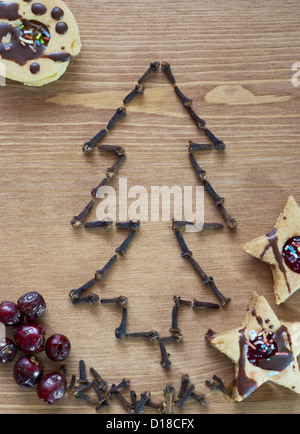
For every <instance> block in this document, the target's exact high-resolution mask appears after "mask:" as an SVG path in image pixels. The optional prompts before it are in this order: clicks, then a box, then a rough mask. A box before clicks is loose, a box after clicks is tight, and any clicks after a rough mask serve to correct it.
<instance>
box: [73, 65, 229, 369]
mask: <svg viewBox="0 0 300 434" xmlns="http://www.w3.org/2000/svg"><path fill="white" fill-rule="evenodd" d="M160 67H161V69H162V71H163V72H164V74H165V75H166V76H167V78H168V80H169V81H170V83H171V85H173V87H174V91H175V93H176V95H177V97H178V99H179V100H180V101H181V103H182V104H183V107H184V108H185V110H186V112H187V114H188V115H189V116H190V118H191V119H192V121H193V122H194V123H195V124H196V126H197V127H198V129H199V130H201V131H202V132H204V134H205V135H206V137H207V138H208V139H209V140H210V141H211V142H212V144H210V143H208V144H198V143H195V142H193V141H192V140H190V141H189V144H190V145H189V149H188V157H189V159H190V162H191V165H192V167H193V169H194V171H195V175H196V178H197V179H198V180H199V181H200V182H201V183H202V185H203V186H204V189H205V191H206V192H207V193H208V195H209V196H210V197H211V198H212V199H213V201H214V205H215V207H216V209H217V210H218V211H219V213H220V214H221V215H222V216H223V218H224V220H225V222H226V224H227V226H228V227H229V228H230V229H235V228H236V226H237V223H236V220H235V219H233V218H232V217H231V216H230V215H229V213H228V212H227V210H226V209H225V207H224V198H223V197H220V196H219V195H218V194H217V193H216V191H215V190H214V189H213V187H212V185H211V183H210V182H209V181H208V180H207V173H206V171H205V170H203V169H202V168H201V167H200V166H199V165H198V163H197V161H196V158H195V156H194V153H193V152H198V151H201V152H202V151H205V152H207V151H210V150H212V149H213V147H214V148H215V149H216V150H217V151H224V150H225V144H224V142H223V141H222V140H220V139H218V138H217V137H216V136H215V135H214V134H213V133H212V132H211V130H209V129H208V128H207V127H206V122H205V120H203V119H202V118H200V117H199V116H198V114H197V113H196V112H195V110H194V109H193V108H192V103H193V100H192V99H190V98H188V97H187V96H186V95H184V93H183V92H182V91H181V89H180V88H179V87H178V85H177V83H176V80H175V78H174V75H173V72H172V70H171V66H170V64H169V63H167V62H163V63H162V64H160V63H159V62H153V63H151V64H150V66H149V68H148V69H147V70H146V71H145V73H144V74H143V75H142V76H141V77H140V79H139V80H138V81H137V84H136V86H135V87H134V88H133V90H132V91H131V92H129V93H128V95H127V96H126V97H125V98H124V100H123V104H124V105H126V106H127V105H128V104H129V103H130V102H131V101H133V100H134V99H135V98H136V97H139V96H140V95H142V94H144V91H145V86H144V83H145V82H146V81H147V80H148V79H149V77H150V76H151V75H152V74H154V73H157V72H158V71H159V68H160ZM125 116H127V110H126V107H124V106H121V107H119V108H117V110H116V111H115V113H114V114H113V115H112V117H111V119H110V120H109V121H108V123H107V125H106V127H105V128H102V129H101V130H100V131H99V132H98V133H96V134H95V135H94V136H93V137H92V138H91V139H90V140H88V141H87V142H86V143H84V145H83V148H82V149H83V152H84V153H85V154H90V153H92V152H93V151H94V149H95V147H96V146H97V147H98V150H99V151H101V152H103V151H104V152H108V153H111V154H113V155H115V156H116V160H115V162H114V163H113V165H112V166H111V167H110V168H108V169H107V171H106V176H105V177H104V178H103V179H102V180H101V182H100V183H99V184H98V185H97V186H96V187H94V188H93V189H92V190H91V195H92V198H91V199H90V200H89V201H88V204H87V205H86V206H85V207H84V208H83V210H82V211H81V212H80V213H79V214H78V215H76V216H74V217H73V219H72V221H71V224H72V226H73V227H74V228H80V227H81V226H83V225H84V227H85V229H88V230H91V229H92V230H95V229H97V230H98V229H99V228H101V229H104V230H106V229H108V228H110V227H112V225H113V221H112V220H111V219H108V218H106V219H104V220H102V221H96V222H89V223H85V220H86V219H87V217H88V216H89V214H90V212H91V210H92V209H93V207H94V206H95V203H96V200H97V193H98V192H99V189H101V188H102V187H105V186H106V185H107V184H109V182H110V181H112V180H113V179H114V178H116V176H117V173H118V170H119V168H120V167H121V165H122V164H123V162H124V161H125V159H126V153H125V149H124V148H123V147H122V146H114V145H104V144H100V142H101V141H102V140H103V139H104V137H106V135H107V134H109V132H110V131H111V130H112V129H113V128H114V127H115V126H116V125H117V124H118V123H119V122H121V120H122V119H123V118H124V117H125ZM188 225H193V223H191V222H185V221H182V222H179V221H173V230H174V232H175V235H176V238H177V241H178V244H179V246H180V248H181V251H182V255H181V256H182V258H184V259H186V260H187V261H188V262H189V263H190V264H191V265H192V266H193V268H194V269H195V270H196V272H197V273H198V275H199V276H200V278H201V281H202V284H203V286H204V287H206V286H209V287H210V288H211V290H212V291H213V293H214V294H215V295H216V297H217V298H218V300H219V301H220V303H221V306H222V307H224V306H225V305H226V304H227V303H228V302H229V301H230V298H227V297H225V296H223V294H222V293H221V292H220V291H219V290H218V288H217V287H216V284H215V282H214V279H213V277H211V276H208V275H207V274H206V273H205V272H204V270H203V269H202V268H201V266H200V265H199V264H198V262H197V261H196V260H195V259H194V258H193V253H192V252H191V251H190V250H189V249H188V247H187V246H186V244H185V241H184V238H183V235H182V232H181V231H182V229H183V228H186V226H188ZM116 227H117V228H118V229H121V230H128V231H129V233H128V234H127V236H126V238H125V239H124V242H123V243H122V244H121V245H120V246H119V247H117V248H116V250H115V254H114V255H113V256H112V257H111V259H110V260H109V261H108V262H107V263H106V264H104V265H103V266H102V268H101V269H99V270H97V271H96V272H95V274H94V276H93V278H92V279H90V280H89V281H88V282H87V283H85V284H84V285H82V286H81V287H79V288H77V289H73V290H72V291H70V293H69V296H70V298H71V300H72V302H73V304H74V305H77V304H81V303H89V304H90V305H93V304H97V303H98V302H99V301H100V303H101V304H108V303H113V304H116V305H119V306H120V307H121V308H122V318H121V323H120V325H119V327H117V328H116V330H115V336H116V338H118V339H124V338H145V339H147V340H150V341H151V342H154V343H158V345H159V348H160V351H161V357H162V359H161V365H162V366H163V368H164V369H170V367H171V361H170V360H169V356H170V354H169V353H168V352H167V350H166V348H165V343H168V342H177V343H180V342H182V333H181V329H180V328H179V327H178V322H177V315H178V311H179V307H180V306H184V305H186V306H191V307H192V308H193V309H194V310H197V309H199V308H213V309H215V308H219V305H218V304H215V303H209V302H202V301H197V300H196V299H194V300H193V302H192V301H187V300H181V297H176V296H174V306H173V309H172V317H171V328H170V330H169V332H170V335H168V336H161V335H160V334H159V333H158V332H157V331H155V330H151V331H147V332H144V331H142V332H130V333H129V332H128V331H127V329H126V323H127V303H128V299H127V297H125V296H119V297H114V298H111V299H100V298H99V297H98V296H97V295H95V294H89V295H88V296H84V297H83V296H82V295H83V294H84V293H85V292H86V291H88V290H89V289H91V288H92V287H94V285H95V284H96V283H97V282H98V281H101V280H102V279H104V278H105V275H106V273H107V272H108V271H109V270H110V269H111V268H112V267H113V266H114V264H115V263H116V262H117V259H118V254H119V255H121V256H124V255H125V253H126V251H127V249H128V247H129V245H130V244H131V242H132V241H133V239H134V238H135V235H136V233H137V231H138V229H139V227H140V222H139V221H138V220H130V221H129V222H117V223H116ZM220 228H223V224H221V223H204V226H203V228H202V229H203V230H207V229H220ZM180 309H182V308H181V307H180Z"/></svg>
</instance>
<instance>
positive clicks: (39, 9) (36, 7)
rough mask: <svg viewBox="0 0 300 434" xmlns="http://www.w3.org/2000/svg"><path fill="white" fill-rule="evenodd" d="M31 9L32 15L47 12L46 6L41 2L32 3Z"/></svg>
mask: <svg viewBox="0 0 300 434" xmlns="http://www.w3.org/2000/svg"><path fill="white" fill-rule="evenodd" d="M31 10H32V13H33V14H34V15H44V14H45V13H46V12H47V8H46V6H44V5H42V4H41V3H34V4H33V5H32V6H31Z"/></svg>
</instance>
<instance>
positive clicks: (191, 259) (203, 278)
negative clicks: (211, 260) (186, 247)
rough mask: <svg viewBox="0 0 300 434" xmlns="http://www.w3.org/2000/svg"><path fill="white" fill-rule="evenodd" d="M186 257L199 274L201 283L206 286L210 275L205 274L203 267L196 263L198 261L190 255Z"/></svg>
mask: <svg viewBox="0 0 300 434" xmlns="http://www.w3.org/2000/svg"><path fill="white" fill-rule="evenodd" d="M187 259H188V261H189V262H190V263H191V264H192V266H193V267H194V269H195V270H196V272H197V273H198V274H199V276H200V278H201V280H202V285H203V286H206V285H207V284H208V282H209V281H210V277H208V276H207V274H206V273H205V272H204V271H203V269H202V268H201V267H200V265H199V264H198V262H197V261H196V260H195V259H194V258H192V257H191V256H188V258H187Z"/></svg>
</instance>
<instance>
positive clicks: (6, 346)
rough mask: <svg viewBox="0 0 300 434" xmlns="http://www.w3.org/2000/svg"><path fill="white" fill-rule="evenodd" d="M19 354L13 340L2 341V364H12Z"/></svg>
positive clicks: (0, 358)
mask: <svg viewBox="0 0 300 434" xmlns="http://www.w3.org/2000/svg"><path fill="white" fill-rule="evenodd" d="M16 354H17V346H16V345H15V343H14V342H13V341H12V340H11V339H8V338H6V339H0V363H3V364H4V363H10V362H12V361H13V360H14V358H15V357H16Z"/></svg>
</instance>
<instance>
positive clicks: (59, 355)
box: [45, 334, 71, 362]
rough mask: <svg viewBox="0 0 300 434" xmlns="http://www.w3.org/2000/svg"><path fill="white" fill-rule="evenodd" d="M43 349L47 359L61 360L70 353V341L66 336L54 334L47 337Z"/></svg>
mask: <svg viewBox="0 0 300 434" xmlns="http://www.w3.org/2000/svg"><path fill="white" fill-rule="evenodd" d="M45 351H46V354H47V356H48V357H49V359H51V360H53V361H54V362H62V361H63V360H65V359H66V358H67V357H68V355H69V354H70V351H71V343H70V341H69V339H68V338H67V337H66V336H64V335H60V334H55V335H52V336H50V338H48V339H47V341H46V346H45Z"/></svg>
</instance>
